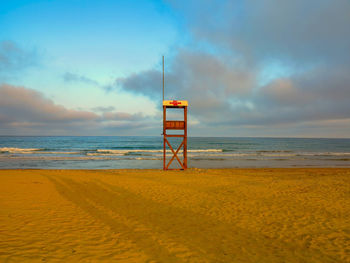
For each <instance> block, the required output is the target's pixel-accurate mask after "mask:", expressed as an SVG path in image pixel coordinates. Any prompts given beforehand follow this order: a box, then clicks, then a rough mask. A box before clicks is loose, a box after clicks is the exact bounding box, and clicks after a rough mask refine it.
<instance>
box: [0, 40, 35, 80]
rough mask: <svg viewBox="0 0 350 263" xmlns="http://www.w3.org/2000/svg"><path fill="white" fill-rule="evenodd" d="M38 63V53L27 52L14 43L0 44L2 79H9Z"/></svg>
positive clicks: (0, 73) (3, 42)
mask: <svg viewBox="0 0 350 263" xmlns="http://www.w3.org/2000/svg"><path fill="white" fill-rule="evenodd" d="M37 63H38V56H37V54H36V52H34V51H26V50H24V49H22V48H21V47H19V46H18V45H17V44H15V43H14V42H12V41H1V42H0V78H6V77H9V76H11V75H12V74H15V73H17V72H19V71H21V70H24V69H26V68H29V67H32V66H35V65H37Z"/></svg>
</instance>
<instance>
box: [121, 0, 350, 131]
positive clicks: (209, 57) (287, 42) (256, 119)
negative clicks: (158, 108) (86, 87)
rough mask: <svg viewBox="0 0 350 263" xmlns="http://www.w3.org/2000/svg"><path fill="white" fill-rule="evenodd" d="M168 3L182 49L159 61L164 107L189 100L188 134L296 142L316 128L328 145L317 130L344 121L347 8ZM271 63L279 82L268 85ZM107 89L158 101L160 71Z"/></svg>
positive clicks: (349, 57)
mask: <svg viewBox="0 0 350 263" xmlns="http://www.w3.org/2000/svg"><path fill="white" fill-rule="evenodd" d="M168 2H169V4H170V5H171V6H172V7H173V8H174V9H176V10H177V11H178V13H179V14H180V15H181V17H183V18H184V22H185V26H186V29H187V30H188V31H187V32H184V34H186V33H187V34H189V36H190V37H189V38H190V41H189V42H188V43H187V44H186V45H185V46H182V47H179V46H178V47H177V48H173V54H172V56H171V58H170V59H167V64H166V69H167V70H166V98H169V99H173V98H174V99H187V100H189V103H190V115H191V117H192V118H194V119H196V120H198V123H199V124H198V125H197V127H198V129H196V130H195V132H196V133H197V134H205V132H204V131H207V132H208V133H209V134H208V133H206V134H208V135H220V134H224V135H232V134H235V133H233V131H234V130H240V131H241V132H242V133H241V134H239V135H246V134H248V133H247V131H249V132H251V131H252V129H253V130H254V135H255V136H260V135H261V136H262V135H275V134H277V133H279V134H283V133H285V134H287V135H290V134H289V131H290V130H294V131H295V134H303V129H304V131H305V132H306V131H311V130H313V129H311V128H310V129H309V128H308V127H311V126H312V125H314V124H313V123H315V122H318V123H320V125H321V124H322V123H323V124H324V125H325V126H324V133H323V134H327V132H329V133H330V134H329V136H332V132H331V127H329V126H327V125H326V123H331V122H332V121H337V122H346V121H348V119H349V118H350V106H349V105H350V104H349V103H348V101H347V99H348V98H349V97H350V88H349V83H350V77H349V72H350V52H348V49H349V47H350V34H348V29H349V28H350V16H349V15H348V14H349V13H350V2H349V1H346V0H336V1H326V0H322V1H318V0H311V1H307V2H306V1H303V0H296V1H277V2H276V1H272V0H261V1H253V0H247V1H238V0H237V1H220V2H219V3H218V2H217V1H210V0H209V1H168ZM272 61H277V62H278V63H279V64H281V65H284V66H285V67H286V68H288V71H287V73H286V74H284V76H282V77H281V76H280V75H278V74H276V73H275V76H273V74H274V69H271V62H272ZM269 67H270V68H269ZM267 70H270V71H272V73H271V74H272V77H270V79H269V80H268V82H267V83H266V81H265V82H264V85H263V86H262V84H261V83H262V82H261V76H262V74H263V73H264V72H265V71H267ZM116 86H117V87H118V88H122V89H123V90H125V91H129V92H132V93H136V94H142V95H145V96H148V97H150V98H152V99H155V100H159V97H160V95H161V72H160V71H159V70H157V69H149V70H146V71H143V72H139V73H135V74H132V75H130V76H127V77H124V78H118V79H117V80H116ZM345 126H346V125H345ZM272 127H274V129H272ZM291 127H298V131H296V130H295V129H296V128H295V129H293V128H291ZM338 127H341V125H340V126H338ZM200 128H201V129H202V130H200ZM313 131H314V130H313ZM340 133H342V134H343V136H345V137H348V136H350V133H349V131H345V130H344V131H343V132H337V134H340ZM311 135H312V134H311Z"/></svg>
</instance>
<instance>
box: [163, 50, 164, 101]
mask: <svg viewBox="0 0 350 263" xmlns="http://www.w3.org/2000/svg"><path fill="white" fill-rule="evenodd" d="M163 101H164V56H163Z"/></svg>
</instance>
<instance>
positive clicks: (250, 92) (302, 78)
mask: <svg viewBox="0 0 350 263" xmlns="http://www.w3.org/2000/svg"><path fill="white" fill-rule="evenodd" d="M335 2H336V3H335ZM335 2H332V3H333V4H332V3H330V1H316V0H312V1H310V2H307V3H306V2H305V1H301V0H297V1H294V2H293V3H287V2H286V3H277V4H276V3H274V1H272V0H261V1H258V2H256V1H252V0H247V1H243V0H232V1H225V0H222V1H171V0H169V1H92V0H91V1H86V0H85V1H82V0H71V1H68V0H67V1H66V0H56V1H35V0H31V1H29V0H28V1H10V0H9V1H1V3H0V85H2V86H0V87H1V88H0V96H2V99H1V98H0V110H1V111H0V134H2V135H6V134H19V135H22V134H23V135H70V134H76V135H142V134H147V135H158V134H159V128H160V125H161V123H160V121H161V118H160V114H161V112H160V108H159V103H160V101H159V98H160V91H161V72H160V71H161V64H160V63H161V57H162V55H165V57H166V77H167V79H166V88H167V96H168V98H178V99H187V100H189V102H190V120H191V126H190V134H192V135H193V136H196V135H198V136H272V137H275V136H278V137H281V136H282V137H289V136H291V137H350V133H349V130H350V129H349V128H350V124H349V120H350V116H349V112H350V108H349V106H347V104H348V103H347V102H346V101H345V98H346V97H347V96H349V95H350V92H348V91H349V88H348V84H347V83H348V81H349V79H348V73H349V69H350V66H349V65H350V58H349V54H348V52H347V53H346V52H345V51H346V50H347V49H348V47H349V46H348V44H349V43H350V40H349V39H350V37H349V36H348V34H347V30H348V29H347V28H349V27H350V19H349V18H348V15H347V14H348V11H350V4H349V3H348V2H347V1H345V0H336V1H335ZM300 16H302V17H303V19H300ZM325 21H330V22H327V23H326V22H325ZM158 92H159V94H158ZM21 94H22V95H23V96H22V95H21ZM25 94H26V96H27V97H26V96H24V95H25ZM335 94H339V95H335ZM5 95H6V97H7V98H8V99H5ZM33 101H35V102H36V104H35V105H34V104H33ZM203 101H205V102H206V103H203ZM10 102H11V103H10ZM45 105H46V106H45ZM45 110H46V111H47V112H45ZM23 111H26V114H25V115H26V116H27V117H26V118H25V119H23V118H22V117H21V116H23V114H21V112H23ZM28 112H30V114H27V113H28ZM72 116H73V117H72ZM57 120H60V124H59V123H58V122H57ZM58 127H59V128H58Z"/></svg>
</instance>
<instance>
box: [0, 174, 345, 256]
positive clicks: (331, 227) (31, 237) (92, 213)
mask: <svg viewBox="0 0 350 263" xmlns="http://www.w3.org/2000/svg"><path fill="white" fill-rule="evenodd" d="M31 261H32V262H75V261H80V262H101V261H105V262H350V169H338V168H335V169H331V168H326V169H322V168H316V169H304V168H296V169H222V170H219V169H212V170H205V169H203V170H202V169H201V170H199V169H189V170H187V171H185V172H183V171H168V172H163V171H160V170H91V171H89V170H0V262H31Z"/></svg>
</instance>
